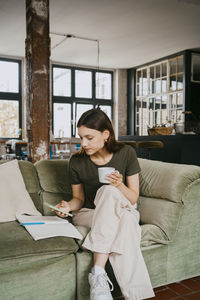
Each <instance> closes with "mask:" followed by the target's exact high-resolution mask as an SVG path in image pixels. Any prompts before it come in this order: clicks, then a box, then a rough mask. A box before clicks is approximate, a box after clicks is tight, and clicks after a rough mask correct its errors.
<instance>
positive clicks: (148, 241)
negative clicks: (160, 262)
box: [141, 224, 169, 247]
mask: <svg viewBox="0 0 200 300" xmlns="http://www.w3.org/2000/svg"><path fill="white" fill-rule="evenodd" d="M141 229H142V233H141V247H149V246H152V245H156V244H164V245H165V244H168V243H169V240H168V237H167V236H166V234H165V233H164V232H163V231H162V229H160V228H159V227H158V226H156V225H152V224H144V225H141Z"/></svg>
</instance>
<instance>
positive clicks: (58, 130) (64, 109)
mask: <svg viewBox="0 0 200 300" xmlns="http://www.w3.org/2000/svg"><path fill="white" fill-rule="evenodd" d="M53 125H54V137H55V138H62V137H71V104H64V103H54V105H53Z"/></svg>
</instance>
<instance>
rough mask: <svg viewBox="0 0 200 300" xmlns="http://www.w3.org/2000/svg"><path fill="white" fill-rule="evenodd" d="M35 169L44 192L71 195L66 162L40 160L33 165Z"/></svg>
mask: <svg viewBox="0 0 200 300" xmlns="http://www.w3.org/2000/svg"><path fill="white" fill-rule="evenodd" d="M35 167H36V170H37V173H38V177H39V180H40V185H41V187H42V189H43V190H44V191H45V192H50V193H71V185H70V183H69V175H68V160H41V161H39V162H37V163H35Z"/></svg>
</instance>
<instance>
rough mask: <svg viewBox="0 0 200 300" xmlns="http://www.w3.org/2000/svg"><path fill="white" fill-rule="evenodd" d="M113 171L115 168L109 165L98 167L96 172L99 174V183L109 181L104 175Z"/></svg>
mask: <svg viewBox="0 0 200 300" xmlns="http://www.w3.org/2000/svg"><path fill="white" fill-rule="evenodd" d="M113 172H115V168H111V167H101V168H98V174H99V181H100V182H101V183H110V181H108V180H107V179H106V176H107V175H109V174H111V173H113Z"/></svg>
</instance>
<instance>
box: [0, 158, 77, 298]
mask: <svg viewBox="0 0 200 300" xmlns="http://www.w3.org/2000/svg"><path fill="white" fill-rule="evenodd" d="M1 163H5V162H3V161H1ZM19 167H20V170H21V173H22V176H23V178H24V181H25V185H26V188H27V191H28V192H29V193H30V196H31V197H32V199H33V201H34V204H35V206H36V207H37V208H38V209H39V210H40V211H41V212H42V211H43V207H42V201H41V193H42V188H41V186H40V183H39V180H38V175H37V171H36V168H35V166H34V165H33V164H32V163H30V162H27V161H19ZM47 174H48V173H47ZM44 176H45V174H44ZM45 177H46V176H45ZM64 184H65V182H63V187H64ZM77 251H78V245H77V244H76V242H75V240H73V239H72V238H66V237H54V238H48V239H42V240H38V241H34V240H33V239H32V237H31V236H30V235H29V233H28V232H27V231H26V230H25V228H24V227H23V226H20V225H19V223H18V222H15V221H14V222H6V223H0V295H1V296H0V298H1V299H6V300H11V299H16V300H22V299H24V300H27V299H29V300H36V299H37V300H43V299H48V300H55V299H59V300H60V299H63V300H64V299H69V300H76V259H75V253H76V252H77Z"/></svg>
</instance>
